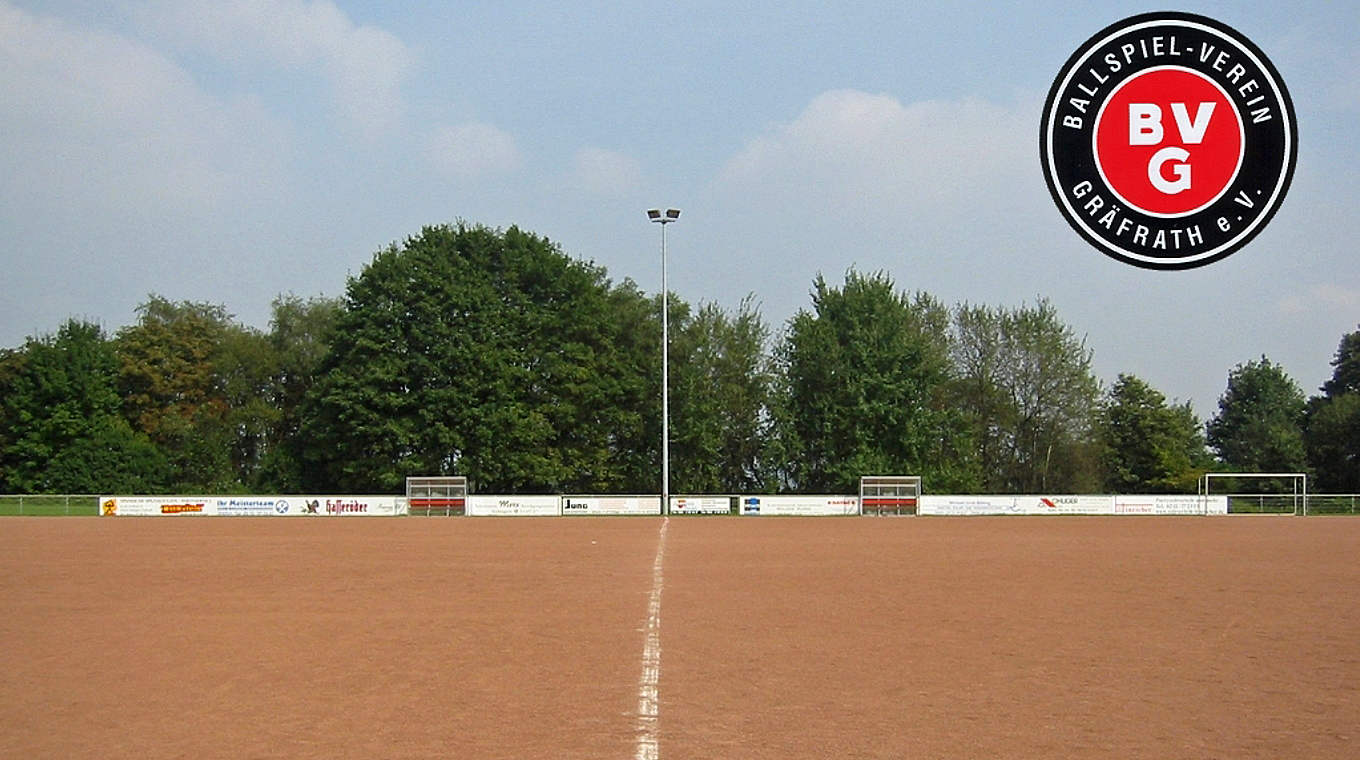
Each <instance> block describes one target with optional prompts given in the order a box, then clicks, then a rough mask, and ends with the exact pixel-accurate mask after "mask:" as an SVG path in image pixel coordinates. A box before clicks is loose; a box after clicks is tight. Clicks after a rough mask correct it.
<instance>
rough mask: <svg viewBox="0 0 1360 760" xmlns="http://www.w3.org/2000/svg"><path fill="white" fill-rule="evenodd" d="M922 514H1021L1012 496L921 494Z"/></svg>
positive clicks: (920, 512) (919, 509)
mask: <svg viewBox="0 0 1360 760" xmlns="http://www.w3.org/2000/svg"><path fill="white" fill-rule="evenodd" d="M920 499H921V501H920V506H919V507H918V512H919V514H922V515H962V516H972V515H1018V514H1022V513H1021V512H1020V508H1019V507H1018V506H1017V505H1016V503H1015V497H1014V496H948V495H939V494H922V495H921V497H920Z"/></svg>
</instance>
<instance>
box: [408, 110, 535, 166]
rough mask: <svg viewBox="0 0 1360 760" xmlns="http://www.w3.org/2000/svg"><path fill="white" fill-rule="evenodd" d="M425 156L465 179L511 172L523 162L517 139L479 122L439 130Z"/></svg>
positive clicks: (427, 143) (428, 141)
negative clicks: (516, 143) (516, 142)
mask: <svg viewBox="0 0 1360 760" xmlns="http://www.w3.org/2000/svg"><path fill="white" fill-rule="evenodd" d="M426 155H427V157H428V158H429V160H430V162H431V163H432V164H433V165H434V166H435V167H436V168H438V169H440V170H441V171H443V172H444V173H446V174H450V175H452V176H454V177H458V178H462V179H466V178H471V177H478V176H483V175H487V174H495V173H500V172H507V171H512V170H514V169H517V168H519V166H520V164H521V163H522V161H523V159H522V158H521V156H520V152H519V148H518V147H517V146H516V145H515V138H514V137H512V136H510V135H509V134H508V133H506V132H504V131H502V130H500V129H497V128H496V127H494V126H492V125H490V124H483V123H479V122H469V123H467V124H459V125H456V126H452V127H442V128H440V129H438V130H436V131H435V132H434V133H433V134H432V135H431V136H430V138H429V139H428V140H427V141H426Z"/></svg>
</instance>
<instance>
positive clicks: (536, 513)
mask: <svg viewBox="0 0 1360 760" xmlns="http://www.w3.org/2000/svg"><path fill="white" fill-rule="evenodd" d="M467 514H468V515H469V516H472V517H556V516H557V515H560V514H562V499H561V497H559V496H469V497H467Z"/></svg>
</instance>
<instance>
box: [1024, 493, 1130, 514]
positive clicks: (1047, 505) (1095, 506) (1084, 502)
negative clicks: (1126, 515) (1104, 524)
mask: <svg viewBox="0 0 1360 760" xmlns="http://www.w3.org/2000/svg"><path fill="white" fill-rule="evenodd" d="M1015 506H1016V508H1017V509H1018V510H1019V512H1020V514H1025V515H1112V514H1114V497H1113V496H1017V497H1015Z"/></svg>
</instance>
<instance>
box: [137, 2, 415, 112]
mask: <svg viewBox="0 0 1360 760" xmlns="http://www.w3.org/2000/svg"><path fill="white" fill-rule="evenodd" d="M140 16H141V18H142V19H143V21H144V22H145V23H146V24H147V26H148V27H149V28H151V29H153V30H155V31H158V32H160V33H163V34H166V35H168V36H169V37H170V38H171V40H172V41H173V42H174V43H176V44H178V45H181V46H188V47H191V48H192V49H193V50H194V51H195V52H206V53H207V54H209V55H211V56H214V57H216V58H218V59H219V60H223V61H226V62H229V63H235V64H240V65H245V66H249V65H251V64H252V63H253V62H255V61H257V60H258V61H262V62H264V63H266V64H269V65H278V66H285V67H289V68H292V69H295V70H302V71H309V72H314V73H316V74H318V75H320V76H321V77H322V78H324V79H325V80H326V82H327V84H328V85H329V89H330V92H331V98H332V100H333V102H334V103H335V106H336V108H337V109H338V111H339V112H340V115H341V116H342V117H343V118H345V119H346V120H347V121H348V122H349V123H351V124H353V125H354V126H355V127H357V129H358V131H359V132H360V133H361V134H364V135H367V136H369V137H373V136H377V135H378V134H380V133H382V132H383V131H384V130H386V129H388V128H390V127H391V126H393V125H395V124H397V123H398V122H399V121H400V119H401V117H402V113H403V111H404V102H403V98H402V95H401V85H402V81H403V79H404V78H405V76H406V73H407V71H408V70H409V69H410V67H411V65H412V63H413V59H414V56H413V54H412V53H411V51H410V50H409V49H408V48H407V47H406V45H405V44H404V43H403V42H402V41H401V40H400V39H398V38H397V37H396V36H394V35H393V34H391V33H390V32H387V31H385V30H383V29H379V28H377V27H373V26H363V25H359V24H356V23H355V22H354V21H353V20H352V19H350V17H349V16H348V14H346V13H345V12H344V11H342V10H340V9H339V8H337V7H336V5H335V4H334V3H333V2H331V0H218V1H216V2H214V1H212V0H209V1H208V2H186V1H185V0H152V2H149V3H148V4H146V5H145V6H143V7H142V8H141V12H140Z"/></svg>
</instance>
